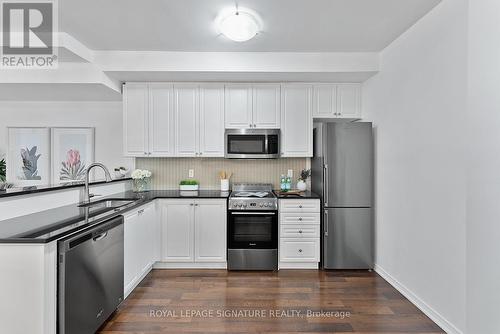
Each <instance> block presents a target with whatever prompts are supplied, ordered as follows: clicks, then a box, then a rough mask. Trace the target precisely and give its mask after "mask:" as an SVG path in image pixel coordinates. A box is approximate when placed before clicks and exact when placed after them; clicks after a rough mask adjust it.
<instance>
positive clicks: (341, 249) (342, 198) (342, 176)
mask: <svg viewBox="0 0 500 334" xmlns="http://www.w3.org/2000/svg"><path fill="white" fill-rule="evenodd" d="M311 167H312V177H311V180H312V191H313V192H315V193H317V194H319V195H320V196H321V201H322V210H323V217H322V259H321V261H322V264H323V268H325V269H372V268H373V261H374V260H373V248H374V247H373V230H374V229H373V211H372V204H373V132H372V123H367V122H354V123H315V124H314V158H313V160H312V164H311Z"/></svg>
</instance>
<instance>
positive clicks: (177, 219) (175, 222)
mask: <svg viewBox="0 0 500 334" xmlns="http://www.w3.org/2000/svg"><path fill="white" fill-rule="evenodd" d="M161 219H162V250H163V251H162V260H163V261H166V262H193V261H194V203H193V201H192V200H177V199H176V200H173V201H165V202H163V203H162V218H161Z"/></svg>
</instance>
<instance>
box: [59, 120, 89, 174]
mask: <svg viewBox="0 0 500 334" xmlns="http://www.w3.org/2000/svg"><path fill="white" fill-rule="evenodd" d="M50 134H51V135H50V137H51V170H52V183H54V184H59V183H68V182H77V181H83V180H85V172H86V169H87V167H88V166H89V165H90V164H91V163H93V162H94V161H95V129H94V128H72V127H65V128H62V127H61V128H51V129H50Z"/></svg>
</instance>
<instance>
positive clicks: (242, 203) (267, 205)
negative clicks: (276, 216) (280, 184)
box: [229, 183, 278, 211]
mask: <svg viewBox="0 0 500 334" xmlns="http://www.w3.org/2000/svg"><path fill="white" fill-rule="evenodd" d="M272 189H273V185H272V184H266V183H254V184H251V183H236V184H234V185H233V192H232V193H231V196H229V210H252V211H256V210H277V209H278V199H277V197H276V195H274V193H273V192H272Z"/></svg>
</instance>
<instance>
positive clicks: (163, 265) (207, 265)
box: [153, 262, 227, 269]
mask: <svg viewBox="0 0 500 334" xmlns="http://www.w3.org/2000/svg"><path fill="white" fill-rule="evenodd" d="M226 268H227V263H226V262H203V263H201V262H198V263H194V262H175V263H173V262H156V263H155V264H154V265H153V269H226Z"/></svg>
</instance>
